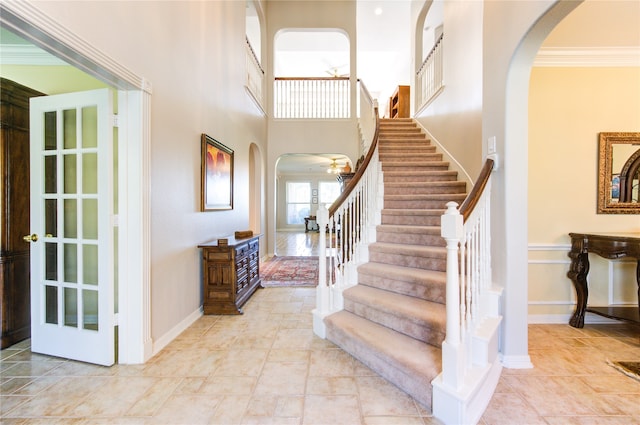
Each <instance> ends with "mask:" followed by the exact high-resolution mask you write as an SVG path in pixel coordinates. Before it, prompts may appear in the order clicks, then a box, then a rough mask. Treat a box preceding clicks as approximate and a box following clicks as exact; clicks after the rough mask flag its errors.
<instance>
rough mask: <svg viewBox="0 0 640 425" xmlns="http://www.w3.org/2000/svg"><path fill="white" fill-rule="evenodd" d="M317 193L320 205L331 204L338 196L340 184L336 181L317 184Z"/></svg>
mask: <svg viewBox="0 0 640 425" xmlns="http://www.w3.org/2000/svg"><path fill="white" fill-rule="evenodd" d="M318 192H319V195H320V196H319V197H318V202H319V203H320V205H326V204H333V201H335V200H336V199H337V198H338V196H340V183H338V182H336V181H324V182H323V181H321V182H318Z"/></svg>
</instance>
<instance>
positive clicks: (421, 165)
mask: <svg viewBox="0 0 640 425" xmlns="http://www.w3.org/2000/svg"><path fill="white" fill-rule="evenodd" d="M391 169H402V170H406V169H415V171H420V170H438V169H439V170H443V169H444V170H447V169H449V162H447V161H427V162H421V161H384V162H382V170H383V171H387V170H391Z"/></svg>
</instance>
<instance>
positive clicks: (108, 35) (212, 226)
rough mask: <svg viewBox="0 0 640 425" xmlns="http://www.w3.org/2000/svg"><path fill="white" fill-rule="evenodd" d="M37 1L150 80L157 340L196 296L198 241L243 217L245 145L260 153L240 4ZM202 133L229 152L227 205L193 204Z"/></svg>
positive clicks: (262, 123)
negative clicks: (207, 208) (204, 208)
mask: <svg viewBox="0 0 640 425" xmlns="http://www.w3.org/2000/svg"><path fill="white" fill-rule="evenodd" d="M36 4H37V6H38V7H39V8H41V9H42V10H43V11H44V12H45V13H46V14H48V15H50V16H51V17H52V18H53V19H55V20H56V21H58V22H59V23H61V24H62V25H64V26H65V27H67V28H68V29H69V30H70V31H72V32H73V33H75V34H76V35H77V36H79V37H80V38H82V39H83V40H85V41H86V42H87V43H90V44H92V45H94V46H95V47H96V48H98V49H100V50H102V51H103V52H105V54H107V55H109V56H111V57H112V58H113V59H114V60H116V61H117V62H119V63H121V64H122V65H124V66H125V67H127V68H128V69H131V70H133V71H134V72H135V73H137V74H138V75H141V76H143V77H144V78H146V79H147V80H148V81H149V82H150V83H151V85H152V87H153V94H152V97H151V138H152V145H151V182H152V184H151V188H150V190H151V194H150V197H151V211H150V215H151V216H150V221H151V297H152V298H151V305H152V307H151V331H152V337H153V338H154V340H158V339H161V338H162V337H163V336H165V335H167V334H170V333H171V332H172V329H174V328H175V327H176V326H178V325H179V324H180V323H181V322H182V321H183V320H184V319H185V318H187V317H189V316H190V315H192V314H193V313H194V312H197V311H198V309H199V307H200V305H201V304H202V297H201V270H200V268H201V266H200V252H199V250H198V248H197V245H198V244H199V243H201V242H205V241H207V240H210V239H213V238H216V237H220V236H224V235H228V234H230V233H233V232H234V231H236V230H241V229H247V228H248V226H249V211H248V207H249V193H248V187H249V169H248V167H249V146H250V144H251V143H255V144H256V145H257V146H259V147H260V148H261V149H260V151H262V152H266V120H265V118H264V117H263V116H262V115H261V114H260V113H259V111H258V110H257V108H256V107H255V105H254V104H253V103H252V101H251V100H250V99H249V97H248V96H247V94H246V92H245V89H244V75H245V74H244V70H245V50H244V45H245V4H244V2H238V1H215V2H164V1H151V2H118V3H113V2H99V1H92V2H75V1H68V2H38V3H36ZM106 23H109V25H113V28H114V29H115V28H116V27H117V31H113V30H108V31H107V30H105V25H106ZM201 133H207V134H209V135H210V136H212V137H214V138H215V139H217V140H219V141H220V142H222V143H224V144H225V145H227V146H228V147H230V148H231V149H234V151H235V173H234V184H235V192H234V209H233V211H225V212H200V211H199V204H200V134H201Z"/></svg>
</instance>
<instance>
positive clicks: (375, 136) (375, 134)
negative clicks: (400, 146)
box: [329, 81, 380, 217]
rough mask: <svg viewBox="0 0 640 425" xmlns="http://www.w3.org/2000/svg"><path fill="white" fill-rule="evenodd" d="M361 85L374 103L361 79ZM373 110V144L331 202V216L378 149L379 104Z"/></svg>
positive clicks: (348, 193) (346, 196)
mask: <svg viewBox="0 0 640 425" xmlns="http://www.w3.org/2000/svg"><path fill="white" fill-rule="evenodd" d="M360 85H361V86H362V88H363V91H364V92H365V94H366V95H367V97H368V98H369V101H370V102H371V103H372V104H373V99H372V98H371V94H369V90H367V87H366V86H365V85H364V83H362V81H360ZM373 111H374V114H375V116H376V129H375V131H374V132H373V138H372V140H371V146H369V151H368V152H367V156H365V158H364V160H363V161H362V164H360V166H359V167H358V169H357V170H356V173H355V174H354V175H353V177H352V178H351V180H350V181H349V183H347V185H346V187H345V188H344V190H343V191H342V193H341V194H340V196H338V198H337V199H336V200H335V201H333V204H331V206H330V207H329V217H333V214H334V213H335V212H336V211H337V210H338V208H339V207H340V205H341V204H342V203H343V202H344V201H345V200H346V199H347V198H348V197H349V195H350V194H351V192H352V191H353V188H354V187H356V185H357V184H358V181H360V178H361V177H362V175H363V174H364V172H365V170H366V169H367V167H368V166H369V162H371V158H373V154H374V153H375V151H376V147H377V146H378V133H379V132H380V117H379V115H378V106H377V105H374V107H373Z"/></svg>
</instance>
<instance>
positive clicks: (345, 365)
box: [309, 348, 354, 376]
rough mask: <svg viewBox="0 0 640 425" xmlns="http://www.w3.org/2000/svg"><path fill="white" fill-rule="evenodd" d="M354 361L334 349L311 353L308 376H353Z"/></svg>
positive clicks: (347, 355)
mask: <svg viewBox="0 0 640 425" xmlns="http://www.w3.org/2000/svg"><path fill="white" fill-rule="evenodd" d="M353 375H354V359H353V357H351V355H349V354H348V353H346V352H344V351H342V350H340V349H338V348H336V349H331V350H315V351H312V352H311V364H310V366H309V376H353Z"/></svg>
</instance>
